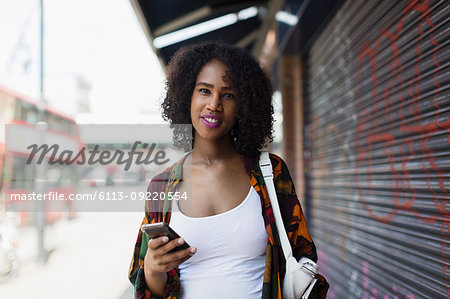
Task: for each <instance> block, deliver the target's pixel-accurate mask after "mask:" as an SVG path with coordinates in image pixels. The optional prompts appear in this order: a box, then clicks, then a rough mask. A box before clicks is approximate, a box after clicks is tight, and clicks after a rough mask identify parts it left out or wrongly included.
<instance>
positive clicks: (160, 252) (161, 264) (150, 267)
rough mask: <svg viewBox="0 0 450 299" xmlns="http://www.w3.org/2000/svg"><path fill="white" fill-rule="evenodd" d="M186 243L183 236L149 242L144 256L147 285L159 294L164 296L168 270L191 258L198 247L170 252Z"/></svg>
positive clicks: (161, 238) (160, 238)
mask: <svg viewBox="0 0 450 299" xmlns="http://www.w3.org/2000/svg"><path fill="white" fill-rule="evenodd" d="M183 243H184V240H183V239H182V238H177V239H175V240H172V241H170V242H169V238H168V237H166V236H164V237H159V238H155V239H151V240H150V241H149V242H148V248H147V253H146V254H145V258H144V275H145V281H146V283H147V287H148V288H149V289H150V291H151V292H152V293H154V294H155V295H157V296H162V295H163V293H164V286H165V285H166V282H167V275H166V272H168V271H169V270H171V269H173V268H175V267H177V266H178V265H179V264H181V263H182V262H184V261H186V260H187V259H189V258H190V257H191V256H192V255H193V254H194V253H195V252H196V251H197V248H195V247H189V248H186V249H182V250H178V251H176V252H172V253H169V251H171V250H172V249H174V248H175V247H177V246H180V245H182V244H183Z"/></svg>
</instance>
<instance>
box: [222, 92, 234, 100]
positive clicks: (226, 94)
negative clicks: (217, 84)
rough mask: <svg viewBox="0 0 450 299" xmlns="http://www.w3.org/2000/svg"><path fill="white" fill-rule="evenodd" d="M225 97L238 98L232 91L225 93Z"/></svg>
mask: <svg viewBox="0 0 450 299" xmlns="http://www.w3.org/2000/svg"><path fill="white" fill-rule="evenodd" d="M223 97H224V98H227V99H235V98H236V96H235V95H234V94H232V93H224V94H223Z"/></svg>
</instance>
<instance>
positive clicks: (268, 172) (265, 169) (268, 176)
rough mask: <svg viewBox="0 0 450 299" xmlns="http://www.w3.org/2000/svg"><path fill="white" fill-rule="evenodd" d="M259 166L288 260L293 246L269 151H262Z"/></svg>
mask: <svg viewBox="0 0 450 299" xmlns="http://www.w3.org/2000/svg"><path fill="white" fill-rule="evenodd" d="M259 167H260V168H261V172H262V175H263V176H264V182H265V183H266V188H267V192H268V193H269V198H270V203H271V204H272V209H273V215H274V217H275V223H276V225H277V229H278V234H279V236H280V241H281V247H282V248H283V253H284V257H285V258H286V260H288V259H289V257H291V256H292V248H291V244H290V243H289V239H288V237H287V234H286V229H285V228H284V224H283V219H282V218H281V212H280V207H279V205H278V199H277V194H276V192H275V186H274V184H273V170H272V163H271V162H270V158H269V152H267V151H261V157H260V159H259Z"/></svg>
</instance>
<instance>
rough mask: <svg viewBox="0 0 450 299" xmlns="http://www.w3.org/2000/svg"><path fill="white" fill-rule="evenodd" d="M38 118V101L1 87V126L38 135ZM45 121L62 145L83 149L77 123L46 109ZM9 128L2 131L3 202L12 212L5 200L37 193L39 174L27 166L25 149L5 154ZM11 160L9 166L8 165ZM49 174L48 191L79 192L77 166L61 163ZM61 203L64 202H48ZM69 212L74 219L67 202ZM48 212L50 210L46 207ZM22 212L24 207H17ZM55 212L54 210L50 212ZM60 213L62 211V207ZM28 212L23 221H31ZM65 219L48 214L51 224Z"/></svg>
mask: <svg viewBox="0 0 450 299" xmlns="http://www.w3.org/2000/svg"><path fill="white" fill-rule="evenodd" d="M37 119H38V102H37V101H36V100H34V99H32V98H30V97H27V96H25V95H23V94H20V93H18V92H15V91H13V90H11V89H8V88H6V87H3V86H1V85H0V123H1V124H2V126H3V128H5V125H6V124H19V125H21V126H23V128H24V130H25V131H26V132H27V134H31V135H33V134H37V133H38V131H37V130H36V128H35V123H36V122H37ZM44 121H45V122H46V123H47V130H46V134H51V135H52V136H57V137H56V138H58V140H61V141H62V142H66V143H67V142H72V143H73V144H75V145H76V147H78V148H81V146H82V144H81V142H80V138H79V132H78V128H77V126H76V122H75V120H74V119H73V118H72V117H70V116H68V115H65V114H64V113H61V112H59V111H57V110H55V109H52V108H50V107H46V109H45V111H44ZM5 148H6V147H5V129H3V130H1V131H0V170H1V172H0V188H1V190H0V191H1V194H2V195H1V198H0V203H1V206H2V207H3V208H5V207H6V208H7V210H10V209H9V208H11V207H10V206H7V205H8V204H10V203H9V202H8V201H7V200H6V199H5V198H4V197H5V196H4V195H5V194H9V193H15V194H27V193H28V192H29V190H33V188H34V186H33V184H34V178H35V175H36V171H35V167H34V166H33V165H26V161H27V159H28V155H29V153H28V152H25V151H23V150H9V151H5ZM5 161H8V163H5ZM46 173H47V174H50V176H51V177H52V179H51V181H50V183H49V184H47V185H46V190H45V192H50V191H55V192H58V193H60V194H61V193H62V194H67V195H68V194H70V193H75V188H76V187H75V186H76V185H77V181H78V179H77V178H78V174H77V170H76V168H75V166H73V167H70V166H67V165H64V167H62V166H61V165H59V164H58V163H56V164H54V165H49V166H47V169H46ZM46 204H60V203H53V202H51V203H46ZM64 204H65V205H66V206H67V207H66V208H67V211H68V212H71V214H69V216H70V217H72V216H73V212H72V211H71V207H70V203H64ZM46 209H47V208H46ZM17 210H18V211H20V210H21V209H20V206H18V207H17ZM48 210H52V209H48ZM53 210H54V209H53ZM57 210H58V211H61V210H62V209H60V208H58V209H57ZM27 215H28V213H26V212H21V220H22V221H21V222H22V224H25V223H26V222H27ZM61 217H62V213H61V212H48V211H47V212H46V221H47V223H53V222H55V221H57V220H59V219H60V218H61Z"/></svg>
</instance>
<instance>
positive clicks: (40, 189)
mask: <svg viewBox="0 0 450 299" xmlns="http://www.w3.org/2000/svg"><path fill="white" fill-rule="evenodd" d="M39 7H40V16H41V18H40V21H41V22H40V23H41V24H40V34H39V36H40V58H39V61H40V64H39V67H40V70H39V103H38V115H37V124H36V129H37V130H38V132H39V136H40V141H41V144H43V143H44V134H45V131H46V130H47V123H46V122H45V106H46V102H45V95H44V0H40V5H39ZM44 178H45V159H44V161H43V163H40V165H39V164H38V163H36V178H35V188H36V191H37V193H38V194H43V193H44V192H45V179H44ZM36 222H37V223H36V224H37V225H36V226H37V230H38V261H39V262H41V263H45V262H46V261H47V253H46V250H45V242H44V241H45V224H46V219H45V201H38V202H37V210H36Z"/></svg>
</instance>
